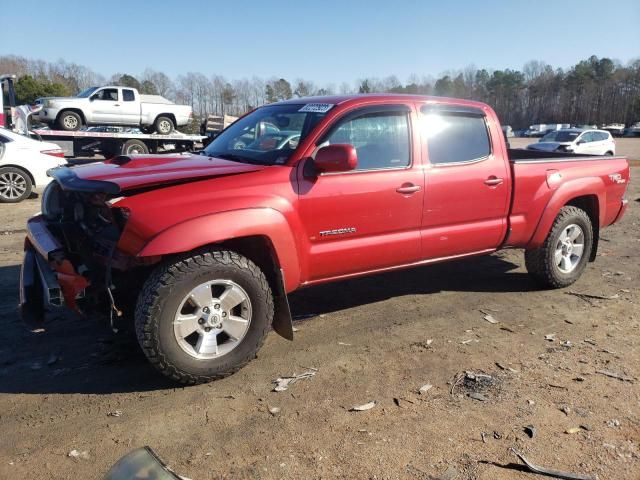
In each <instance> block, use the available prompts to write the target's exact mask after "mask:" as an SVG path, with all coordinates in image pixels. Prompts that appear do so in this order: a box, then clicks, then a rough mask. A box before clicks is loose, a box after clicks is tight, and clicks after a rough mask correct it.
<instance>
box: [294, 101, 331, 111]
mask: <svg viewBox="0 0 640 480" xmlns="http://www.w3.org/2000/svg"><path fill="white" fill-rule="evenodd" d="M332 108H333V104H332V103H307V104H306V105H305V106H304V107H302V108H301V109H300V110H298V111H299V112H310V113H327V112H328V111H329V110H331V109H332Z"/></svg>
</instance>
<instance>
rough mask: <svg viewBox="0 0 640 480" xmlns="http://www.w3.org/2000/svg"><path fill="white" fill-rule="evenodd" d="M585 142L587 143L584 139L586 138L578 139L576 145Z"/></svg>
mask: <svg viewBox="0 0 640 480" xmlns="http://www.w3.org/2000/svg"><path fill="white" fill-rule="evenodd" d="M583 143H585V141H584V140H578V141H577V142H576V145H582V144H583Z"/></svg>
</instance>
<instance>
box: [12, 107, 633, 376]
mask: <svg viewBox="0 0 640 480" xmlns="http://www.w3.org/2000/svg"><path fill="white" fill-rule="evenodd" d="M50 175H51V176H52V177H53V178H54V179H55V181H54V182H51V184H50V186H49V187H48V188H47V189H46V191H45V192H44V194H43V198H42V213H41V214H40V215H38V216H36V217H33V218H32V219H30V220H29V221H28V234H27V239H26V242H25V258H24V263H23V268H22V274H21V304H22V312H23V316H24V317H25V318H26V319H28V320H29V321H30V322H33V321H36V320H41V319H43V318H44V317H45V316H46V312H47V311H49V310H50V309H51V308H52V307H53V306H65V307H67V308H71V309H75V310H79V311H81V312H83V313H85V314H87V313H91V312H97V311H102V312H105V313H109V312H110V314H111V315H112V317H113V316H118V315H120V314H121V313H122V311H124V312H125V313H127V312H128V313H129V314H130V316H133V317H134V319H135V320H134V321H135V329H136V332H137V336H138V339H139V342H140V345H141V347H142V349H143V350H144V352H145V354H146V355H147V357H148V358H149V360H150V361H151V363H153V364H154V365H155V366H156V368H157V369H158V370H160V371H161V372H162V373H164V374H166V375H167V376H169V377H171V378H173V379H175V380H176V381H178V382H182V383H198V382H205V381H209V380H212V379H216V378H221V377H223V376H226V375H229V374H231V373H233V372H235V371H236V370H237V369H239V368H240V367H241V366H242V365H244V364H246V363H247V362H248V361H250V360H251V359H253V358H254V357H255V355H256V352H257V351H258V349H259V348H260V346H261V345H262V343H263V340H264V338H265V336H266V334H267V332H268V330H269V329H270V327H271V326H272V325H273V328H274V330H275V331H276V332H277V333H279V334H280V335H282V336H284V337H285V338H288V339H292V338H293V329H292V325H291V314H290V311H289V307H288V303H287V293H289V292H292V291H294V290H296V289H298V288H301V287H307V286H311V285H315V284H319V283H323V282H329V281H333V280H340V279H345V278H350V277H354V276H359V275H367V274H370V273H376V272H383V271H387V270H392V269H398V268H404V267H411V266H415V265H424V264H428V263H433V262H442V261H445V260H449V259H456V258H461V257H467V256H472V255H482V254H488V253H491V252H494V251H496V250H498V249H500V248H507V247H515V248H522V249H524V250H525V262H526V267H527V269H528V271H529V272H530V274H531V275H532V277H533V278H534V279H535V280H536V281H537V282H538V283H539V284H540V285H541V286H543V287H550V288H559V287H564V286H567V285H569V284H571V283H573V282H574V281H576V280H577V279H578V277H579V276H580V275H581V273H582V272H583V270H584V269H585V267H586V264H587V262H589V261H593V260H594V259H595V257H596V250H597V248H598V238H599V232H600V229H601V228H603V227H606V226H608V225H611V224H612V223H614V222H616V221H618V220H619V219H620V217H621V216H622V215H623V214H624V211H625V208H626V206H627V201H626V200H625V199H624V196H625V192H626V189H627V185H628V182H629V165H628V162H627V160H626V159H625V158H621V157H594V156H585V155H572V154H566V153H562V154H559V153H555V152H537V151H528V150H509V149H508V148H507V145H506V144H505V141H504V138H503V134H502V132H501V128H500V124H499V122H498V118H497V117H496V114H495V113H494V112H493V110H492V109H491V108H490V107H488V106H487V105H484V104H482V103H477V102H471V101H465V100H456V99H448V98H437V97H422V96H409V95H355V96H333V97H317V98H310V99H294V100H289V101H285V102H280V103H275V104H271V105H267V106H264V107H261V108H258V109H255V110H253V111H252V112H250V113H248V114H247V115H245V116H244V117H242V118H240V119H239V120H238V121H236V122H235V123H233V124H232V125H231V126H229V127H228V128H227V129H225V130H224V131H223V132H222V133H221V134H220V135H219V136H218V137H217V138H215V139H214V140H213V141H212V142H211V143H210V144H209V145H208V146H207V147H206V149H205V150H204V151H202V152H199V153H198V154H192V155H173V156H160V155H131V156H119V157H115V158H113V159H111V160H109V161H105V162H102V163H97V164H90V165H84V166H77V167H73V168H68V167H62V168H58V169H54V170H52V171H50ZM127 317H128V316H127V315H125V318H127ZM112 320H113V318H112Z"/></svg>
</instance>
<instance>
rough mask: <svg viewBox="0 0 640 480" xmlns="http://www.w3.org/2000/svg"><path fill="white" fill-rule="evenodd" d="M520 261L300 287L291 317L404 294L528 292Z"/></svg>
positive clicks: (443, 266)
mask: <svg viewBox="0 0 640 480" xmlns="http://www.w3.org/2000/svg"><path fill="white" fill-rule="evenodd" d="M517 268H519V265H516V264H515V263H512V262H509V261H507V260H505V259H503V258H500V257H499V256H496V255H489V256H482V257H475V258H469V259H465V260H458V261H453V262H446V263H438V264H433V265H427V266H424V267H418V268H411V269H406V270H398V271H395V272H389V273H384V274H379V275H373V276H368V277H361V278H356V279H352V280H346V281H342V282H336V283H328V284H325V285H318V286H316V287H313V288H309V289H303V290H299V291H298V292H294V293H293V294H291V295H290V296H289V303H290V305H291V312H292V314H293V316H294V319H300V318H305V317H308V316H310V315H312V314H323V313H331V312H333V311H336V310H344V309H346V308H352V307H356V306H359V305H366V304H368V303H375V302H380V301H383V300H386V299H389V298H392V297H400V296H403V295H420V294H424V295H428V294H433V293H439V292H441V291H451V292H496V293H498V292H527V291H531V290H536V289H537V287H536V284H535V283H534V282H533V281H532V280H531V278H530V277H529V275H528V274H527V273H525V272H513V271H512V270H515V269H517Z"/></svg>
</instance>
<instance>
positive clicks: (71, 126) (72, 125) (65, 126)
mask: <svg viewBox="0 0 640 480" xmlns="http://www.w3.org/2000/svg"><path fill="white" fill-rule="evenodd" d="M67 117H70V118H72V119H75V122H65V119H66V118H67ZM56 123H57V124H58V127H59V128H60V129H61V130H66V131H68V132H74V131H76V130H80V128H82V117H81V116H80V115H78V114H77V113H76V112H72V111H66V112H62V113H61V114H60V115H59V116H58V120H57V122H56Z"/></svg>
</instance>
